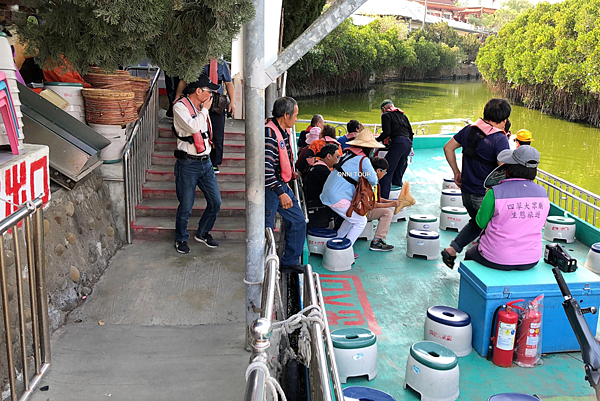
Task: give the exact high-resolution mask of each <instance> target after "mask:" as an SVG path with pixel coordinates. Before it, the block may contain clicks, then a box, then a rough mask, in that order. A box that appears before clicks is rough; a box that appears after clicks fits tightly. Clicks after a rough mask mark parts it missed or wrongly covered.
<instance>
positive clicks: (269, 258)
mask: <svg viewBox="0 0 600 401" xmlns="http://www.w3.org/2000/svg"><path fill="white" fill-rule="evenodd" d="M278 270H279V258H278V257H277V249H276V245H275V236H274V235H273V230H271V229H270V228H267V229H265V275H264V280H263V283H262V297H261V305H260V317H259V318H258V319H256V320H255V321H254V322H253V323H252V325H251V326H250V338H251V339H252V342H251V344H250V345H251V347H252V354H251V356H250V365H249V367H250V366H253V365H254V366H257V365H261V366H266V364H267V361H268V359H269V355H268V351H269V348H270V346H271V341H270V338H271V334H272V330H273V329H272V323H273V322H272V318H273V311H274V309H275V306H274V305H275V290H276V285H277V271H278ZM268 377H269V375H268V370H267V371H265V370H264V369H253V370H251V371H250V373H249V374H248V375H247V377H246V393H245V396H244V401H263V400H264V399H265V392H266V387H267V385H268V384H267V379H268Z"/></svg>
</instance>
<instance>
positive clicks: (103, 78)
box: [83, 67, 131, 92]
mask: <svg viewBox="0 0 600 401" xmlns="http://www.w3.org/2000/svg"><path fill="white" fill-rule="evenodd" d="M91 71H92V72H91V73H89V74H87V75H84V76H83V79H84V80H85V81H86V82H88V83H90V84H91V85H92V86H93V87H94V88H100V89H110V90H121V91H126V92H130V91H131V83H130V80H129V78H130V75H129V71H115V72H114V73H106V72H105V71H104V70H102V69H100V68H98V67H91Z"/></svg>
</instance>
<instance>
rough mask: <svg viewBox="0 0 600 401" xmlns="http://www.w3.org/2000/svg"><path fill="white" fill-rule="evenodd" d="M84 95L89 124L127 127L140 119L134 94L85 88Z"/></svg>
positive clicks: (86, 116) (86, 117)
mask: <svg viewBox="0 0 600 401" xmlns="http://www.w3.org/2000/svg"><path fill="white" fill-rule="evenodd" d="M82 94H83V101H84V103H85V119H86V121H87V122H88V123H92V124H105V125H125V124H129V123H131V122H133V121H135V120H137V118H138V114H137V108H136V104H135V100H134V97H135V94H134V93H133V92H130V91H127V92H126V91H116V90H109V89H95V88H94V89H87V88H84V89H82Z"/></svg>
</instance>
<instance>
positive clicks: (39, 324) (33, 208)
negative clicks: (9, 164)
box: [0, 198, 51, 401]
mask: <svg viewBox="0 0 600 401" xmlns="http://www.w3.org/2000/svg"><path fill="white" fill-rule="evenodd" d="M42 207H43V202H42V199H41V198H36V199H34V200H33V201H30V202H26V203H24V204H23V205H21V206H20V207H19V209H17V210H16V211H15V212H14V213H12V214H11V215H10V216H8V217H7V218H5V219H4V220H2V221H0V292H1V294H2V302H1V303H0V306H1V307H2V311H3V317H4V320H3V324H4V330H3V331H4V340H5V341H4V344H5V345H6V350H5V351H6V364H5V366H6V367H7V369H6V370H7V373H8V384H9V386H10V389H9V394H10V400H11V401H17V400H20V401H25V400H27V399H29V397H30V396H31V395H32V393H33V391H34V390H35V388H36V387H37V385H38V384H39V383H40V381H41V380H42V376H44V374H45V373H46V372H47V370H48V369H49V368H50V359H51V358H50V325H49V320H48V294H47V290H46V272H45V270H46V269H45V267H44V260H45V256H44V216H43V210H42ZM9 230H12V235H11V233H10V232H9ZM5 236H11V237H12V238H10V239H12V247H13V253H14V273H13V275H11V277H14V279H15V281H16V284H17V285H16V298H17V307H16V308H15V309H16V311H15V310H12V309H13V308H12V307H11V306H10V304H9V299H8V289H7V275H8V274H9V272H8V270H7V268H8V267H9V266H8V263H7V262H6V259H5V257H6V251H5V248H4V247H5V238H4V237H5ZM10 239H9V241H10ZM23 240H24V241H23ZM21 244H24V245H25V250H24V252H23V253H24V254H25V255H26V260H21V258H22V251H21ZM25 278H26V280H25ZM24 281H28V283H29V288H27V286H26V285H24ZM27 293H28V294H27ZM27 295H28V296H27ZM15 312H16V313H15ZM27 312H29V315H30V316H31V326H30V327H28V323H27V317H26V315H27ZM13 316H18V324H16V325H13V322H11V317H13ZM13 329H14V331H13ZM0 331H2V330H0ZM13 333H16V334H17V335H18V336H19V339H18V340H17V341H14V340H13V339H12V338H11V337H12V335H13ZM28 337H30V338H28ZM13 347H14V348H19V352H18V354H17V355H18V357H17V358H18V359H19V360H16V359H15V355H14V352H13ZM30 358H33V364H31V362H30ZM19 362H20V363H19ZM30 368H32V369H33V371H30ZM19 370H20V372H19ZM30 372H31V373H32V374H30ZM15 373H18V377H15ZM19 394H20V397H19Z"/></svg>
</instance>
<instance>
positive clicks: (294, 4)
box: [283, 0, 327, 47]
mask: <svg viewBox="0 0 600 401" xmlns="http://www.w3.org/2000/svg"><path fill="white" fill-rule="evenodd" d="M325 3H327V0H302V1H298V0H283V26H284V30H283V47H287V46H288V45H289V44H290V43H292V42H293V41H294V40H296V38H297V37H298V36H300V34H301V33H302V32H304V31H305V30H306V28H308V27H309V26H310V25H311V24H312V23H313V22H314V21H315V20H316V19H317V18H319V15H321V12H322V11H323V7H324V6H325Z"/></svg>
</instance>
